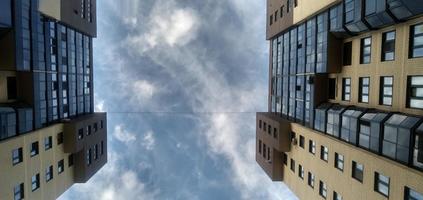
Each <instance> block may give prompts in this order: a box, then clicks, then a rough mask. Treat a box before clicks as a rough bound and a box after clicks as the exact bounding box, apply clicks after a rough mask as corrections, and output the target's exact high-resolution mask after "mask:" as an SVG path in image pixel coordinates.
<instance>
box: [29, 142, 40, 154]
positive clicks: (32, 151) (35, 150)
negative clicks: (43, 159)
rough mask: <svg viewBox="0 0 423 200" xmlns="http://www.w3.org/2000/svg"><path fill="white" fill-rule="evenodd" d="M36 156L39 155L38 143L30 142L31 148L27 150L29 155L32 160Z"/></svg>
mask: <svg viewBox="0 0 423 200" xmlns="http://www.w3.org/2000/svg"><path fill="white" fill-rule="evenodd" d="M38 154H40V144H39V142H38V141H35V142H32V143H31V148H30V150H29V155H30V157H31V158H32V157H34V156H36V155H38Z"/></svg>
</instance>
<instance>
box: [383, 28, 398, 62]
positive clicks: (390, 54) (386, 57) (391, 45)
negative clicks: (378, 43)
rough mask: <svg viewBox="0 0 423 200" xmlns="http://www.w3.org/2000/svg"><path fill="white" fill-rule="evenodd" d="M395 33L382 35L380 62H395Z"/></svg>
mask: <svg viewBox="0 0 423 200" xmlns="http://www.w3.org/2000/svg"><path fill="white" fill-rule="evenodd" d="M395 37H396V34H395V31H391V32H386V33H383V35H382V61H391V60H395Z"/></svg>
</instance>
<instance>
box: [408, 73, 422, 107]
mask: <svg viewBox="0 0 423 200" xmlns="http://www.w3.org/2000/svg"><path fill="white" fill-rule="evenodd" d="M407 89H408V95H407V105H408V107H410V108H418V109H423V76H409V77H408V87H407Z"/></svg>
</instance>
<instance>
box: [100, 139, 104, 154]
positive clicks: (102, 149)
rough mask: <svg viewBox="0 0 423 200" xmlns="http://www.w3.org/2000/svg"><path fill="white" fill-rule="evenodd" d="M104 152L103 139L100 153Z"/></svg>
mask: <svg viewBox="0 0 423 200" xmlns="http://www.w3.org/2000/svg"><path fill="white" fill-rule="evenodd" d="M103 153H104V144H103V141H101V146H100V155H103Z"/></svg>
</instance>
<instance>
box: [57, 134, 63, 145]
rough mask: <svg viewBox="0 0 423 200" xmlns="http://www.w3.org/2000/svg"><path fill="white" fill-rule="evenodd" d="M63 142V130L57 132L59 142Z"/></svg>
mask: <svg viewBox="0 0 423 200" xmlns="http://www.w3.org/2000/svg"><path fill="white" fill-rule="evenodd" d="M62 143H63V132H60V133H58V134H57V144H58V145H59V144H62Z"/></svg>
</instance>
